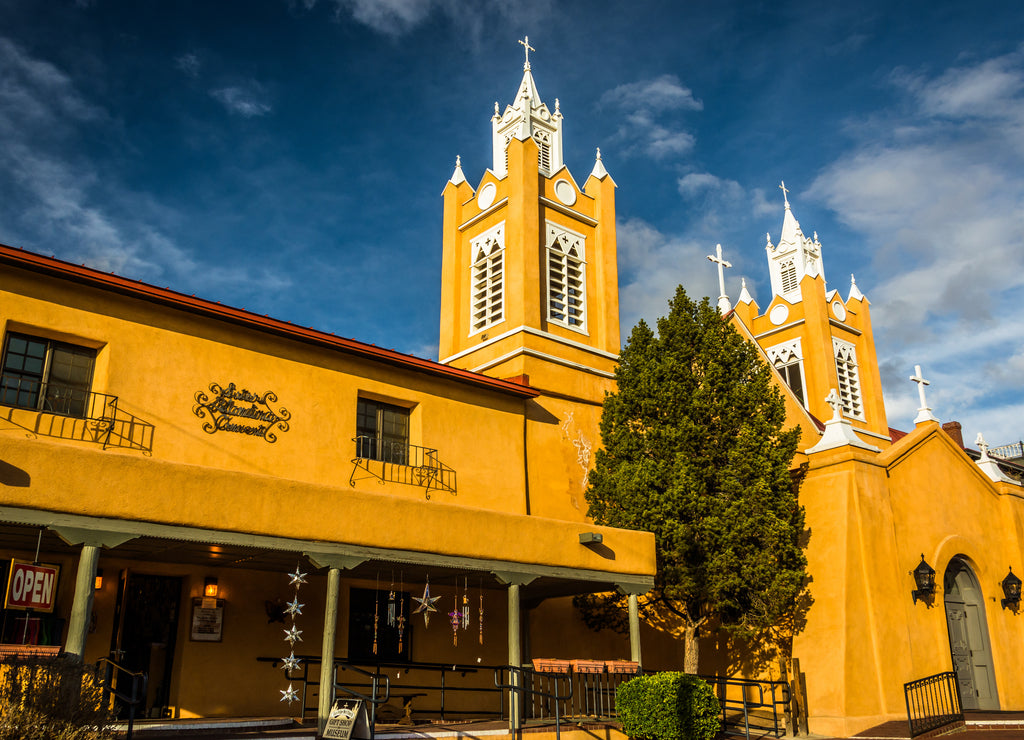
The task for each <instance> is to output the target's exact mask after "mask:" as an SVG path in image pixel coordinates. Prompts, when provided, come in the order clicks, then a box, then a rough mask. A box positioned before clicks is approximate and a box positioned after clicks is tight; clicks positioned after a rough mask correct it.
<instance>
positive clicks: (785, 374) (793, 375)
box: [775, 362, 805, 405]
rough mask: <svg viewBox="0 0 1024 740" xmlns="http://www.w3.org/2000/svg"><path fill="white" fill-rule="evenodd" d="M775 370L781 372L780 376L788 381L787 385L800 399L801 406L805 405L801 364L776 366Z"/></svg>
mask: <svg viewBox="0 0 1024 740" xmlns="http://www.w3.org/2000/svg"><path fill="white" fill-rule="evenodd" d="M775 369H776V370H778V371H779V375H781V376H782V379H783V380H785V381H786V385H788V386H789V388H790V390H792V391H793V393H794V395H796V397H797V398H798V399H799V401H800V405H805V402H804V384H803V378H801V376H800V363H799V362H791V363H790V364H788V365H776V367H775Z"/></svg>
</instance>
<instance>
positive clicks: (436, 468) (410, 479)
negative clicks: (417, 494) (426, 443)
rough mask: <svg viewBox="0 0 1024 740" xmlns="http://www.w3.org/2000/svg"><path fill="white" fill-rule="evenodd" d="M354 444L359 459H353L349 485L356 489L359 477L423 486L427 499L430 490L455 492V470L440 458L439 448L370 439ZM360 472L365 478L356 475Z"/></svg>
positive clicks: (355, 440) (362, 437) (357, 438)
mask: <svg viewBox="0 0 1024 740" xmlns="http://www.w3.org/2000/svg"><path fill="white" fill-rule="evenodd" d="M353 441H354V442H355V443H356V456H355V458H354V459H353V460H352V463H353V467H352V474H351V475H350V476H349V481H348V482H349V484H350V485H353V486H354V485H355V483H356V481H357V480H359V479H360V478H367V477H373V478H376V479H377V480H378V482H380V483H382V484H383V483H384V482H385V481H389V482H391V483H401V484H404V485H409V486H422V487H424V488H425V489H426V496H427V498H428V499H429V498H430V492H431V490H435V491H448V492H449V493H455V492H456V487H455V471H454V470H452V469H451V468H450V467H448V466H447V465H445V464H444V463H443V462H441V461H440V460H439V459H438V457H437V450H436V449H433V448H430V447H420V446H418V445H411V444H408V443H407V442H399V441H395V440H387V439H379V438H377V437H367V436H360V437H355V438H354V439H353ZM358 470H363V471H365V472H366V475H361V476H357V474H356V471H358Z"/></svg>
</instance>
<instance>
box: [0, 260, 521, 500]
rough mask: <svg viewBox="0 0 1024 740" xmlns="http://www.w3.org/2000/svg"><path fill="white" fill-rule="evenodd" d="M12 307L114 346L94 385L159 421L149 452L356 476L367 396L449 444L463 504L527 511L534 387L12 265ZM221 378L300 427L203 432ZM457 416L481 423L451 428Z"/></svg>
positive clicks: (7, 299)
mask: <svg viewBox="0 0 1024 740" xmlns="http://www.w3.org/2000/svg"><path fill="white" fill-rule="evenodd" d="M0 307H2V308H0V323H2V326H3V328H4V329H5V330H7V331H10V330H18V331H25V332H29V333H34V334H37V335H41V336H50V337H55V338H59V339H64V340H67V341H76V342H77V343H79V344H85V345H89V344H92V345H100V346H101V348H100V349H99V354H98V358H97V363H96V369H95V377H94V381H93V390H94V391H97V392H102V393H110V394H114V395H117V396H118V397H119V402H118V403H119V408H120V409H121V410H122V411H123V412H127V413H129V414H133V415H135V416H136V417H138V418H140V419H142V420H144V421H146V422H149V423H150V424H152V425H153V426H154V432H153V437H152V450H151V452H150V453H147V454H146V457H147V459H156V460H169V461H175V462H181V463H186V464H190V465H197V466H208V467H215V468H220V469H225V470H235V471H239V472H247V473H253V474H258V475H268V476H277V477H281V478H285V479H292V480H298V481H303V482H308V483H315V484H325V485H337V486H340V485H344V486H347V485H348V480H349V474H350V473H351V471H352V463H351V460H352V458H353V457H354V451H355V444H354V443H353V442H352V438H353V437H354V436H355V421H356V402H357V399H358V397H359V395H360V394H364V395H369V396H372V397H375V398H379V399H385V400H394V401H397V402H401V403H406V404H411V405H413V411H412V430H411V436H410V442H411V443H412V444H416V445H423V446H428V447H435V448H437V449H438V451H439V457H440V459H441V461H442V462H444V463H445V464H447V465H449V466H450V467H452V468H453V469H455V471H456V473H457V475H458V495H457V496H456V497H454V502H456V503H458V504H459V505H465V506H474V507H481V508H492V509H495V510H499V511H509V512H522V510H523V509H522V493H521V492H522V490H523V486H524V481H525V478H524V475H525V473H524V470H523V449H524V448H523V418H522V416H523V413H524V410H523V401H522V400H521V399H517V398H514V397H509V396H505V395H501V394H498V393H489V392H486V391H482V390H480V389H477V388H473V387H470V386H468V385H467V384H460V383H456V382H448V381H445V380H441V379H438V378H433V377H430V376H427V375H425V374H420V373H413V372H409V371H405V370H402V369H398V368H394V367H391V366H388V365H385V364H383V363H373V362H370V361H368V360H364V359H360V358H356V357H353V356H347V355H345V354H343V353H341V352H330V351H326V350H321V349H318V348H314V347H311V346H308V345H303V344H300V343H298V342H295V341H289V340H286V339H282V338H278V337H273V336H268V335H267V334H262V333H258V332H255V331H252V330H247V329H243V328H240V327H236V326H230V325H227V324H223V323H220V322H214V321H207V320H201V319H197V318H195V317H193V316H191V315H188V314H185V313H184V312H181V311H174V310H171V309H167V308H163V307H160V306H156V305H153V304H149V303H143V302H139V301H131V300H128V299H124V298H121V297H119V296H117V295H113V294H111V293H109V292H105V291H100V290H95V289H91V288H85V287H83V286H80V285H72V284H68V283H65V282H62V281H57V280H50V279H45V278H39V277H38V276H31V277H30V276H29V275H27V274H25V273H21V272H20V271H16V270H10V269H5V270H4V272H3V274H2V275H0ZM211 382H217V383H219V384H221V385H222V386H226V385H227V384H228V383H231V382H234V383H235V384H236V385H237V386H238V387H240V388H247V389H249V390H252V391H254V392H257V393H260V392H263V391H267V390H272V391H273V392H274V393H276V394H277V396H278V398H279V402H278V404H277V405H275V406H274V408H280V407H284V408H286V409H287V410H288V411H289V412H290V413H291V419H290V420H289V422H288V424H289V429H288V431H285V432H280V433H278V440H277V442H276V443H274V444H268V443H267V442H266V441H264V440H262V439H259V438H255V437H249V436H246V435H241V434H233V433H228V432H217V433H216V434H212V435H211V434H206V433H204V431H203V429H202V423H203V421H202V420H201V419H199V418H197V417H196V416H195V415H194V414H193V406H194V405H195V400H194V396H195V394H196V392H199V391H203V392H207V393H209V390H208V387H209V384H210V383H211ZM0 413H2V416H3V419H4V421H3V422H0V423H2V427H0V428H4V429H7V430H8V431H9V432H10V433H13V434H19V433H24V431H25V430H29V431H36V432H42V433H44V434H45V433H47V431H48V430H49V427H48V426H47V425H48V424H49V423H50V422H52V421H53V420H54V417H52V416H51V415H47V414H38V413H36V412H33V411H24V410H16V409H11V408H8V407H4V408H3V409H0ZM453 419H459V420H460V421H459V425H460V427H461V428H462V429H472V430H474V431H473V433H472V434H452V433H451V432H452V420H453ZM58 420H59V421H60V422H62V423H63V422H65V421H66V420H65V419H58ZM40 425H42V428H41V426H40ZM66 443H67V444H70V445H75V444H76V443H75V442H72V441H66ZM91 446H95V445H91ZM126 454H129V455H135V456H140V455H142V454H143V453H140V452H129V453H126ZM356 489H357V490H365V491H372V492H374V493H378V492H387V493H388V494H391V495H394V496H398V497H403V498H411V499H417V500H418V499H422V498H423V490H422V488H419V487H416V486H409V485H398V484H391V483H388V484H385V485H380V484H378V483H377V482H376V481H375V480H363V481H359V482H358V483H357V484H356ZM437 495H438V496H440V497H443V498H450V494H437Z"/></svg>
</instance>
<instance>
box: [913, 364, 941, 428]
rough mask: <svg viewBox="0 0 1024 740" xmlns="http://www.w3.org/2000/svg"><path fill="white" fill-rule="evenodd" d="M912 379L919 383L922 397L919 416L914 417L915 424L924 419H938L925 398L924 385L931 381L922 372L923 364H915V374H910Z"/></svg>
mask: <svg viewBox="0 0 1024 740" xmlns="http://www.w3.org/2000/svg"><path fill="white" fill-rule="evenodd" d="M910 379H911V380H913V381H914V382H915V383H917V394H918V396H919V397H920V399H921V406H920V408H918V410H917V416H916V417H915V418H914V423H915V424H920V423H921V422H923V421H938V419H936V418H935V415H934V414H932V410H931V409H930V408H929V407H928V402H927V401H926V400H925V398H924V387H925V386H926V385H931V383H930V382H929V381H927V380H925V379H924V376H923V375H922V374H921V366H920V365H914V374H913V375H911V376H910Z"/></svg>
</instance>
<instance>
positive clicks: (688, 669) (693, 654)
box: [683, 624, 700, 674]
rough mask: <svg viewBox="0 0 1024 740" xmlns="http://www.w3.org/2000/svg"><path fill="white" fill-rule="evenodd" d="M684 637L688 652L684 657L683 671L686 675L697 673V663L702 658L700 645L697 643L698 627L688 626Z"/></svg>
mask: <svg viewBox="0 0 1024 740" xmlns="http://www.w3.org/2000/svg"><path fill="white" fill-rule="evenodd" d="M683 635H684V642H685V646H686V647H685V649H686V652H685V654H684V656H683V671H684V672H685V673H693V674H695V673H697V663H698V658H699V657H700V645H699V644H698V643H697V625H695V624H688V625H686V628H685V632H684V633H683Z"/></svg>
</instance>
